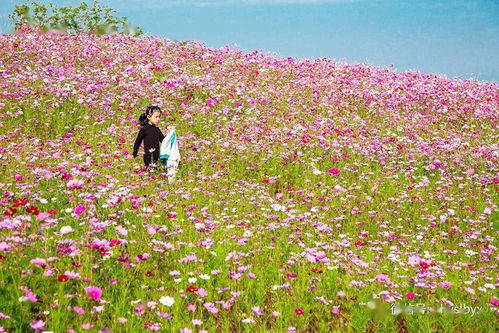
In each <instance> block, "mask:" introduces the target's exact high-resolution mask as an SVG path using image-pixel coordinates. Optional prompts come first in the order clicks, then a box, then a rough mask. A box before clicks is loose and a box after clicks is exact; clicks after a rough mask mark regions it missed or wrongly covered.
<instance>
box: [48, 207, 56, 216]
mask: <svg viewBox="0 0 499 333" xmlns="http://www.w3.org/2000/svg"><path fill="white" fill-rule="evenodd" d="M49 213H50V214H51V215H55V214H57V210H55V209H54V208H50V209H49Z"/></svg>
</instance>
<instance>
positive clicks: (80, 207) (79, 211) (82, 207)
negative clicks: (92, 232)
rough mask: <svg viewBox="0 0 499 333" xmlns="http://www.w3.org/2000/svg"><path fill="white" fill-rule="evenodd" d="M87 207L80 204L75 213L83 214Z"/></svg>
mask: <svg viewBox="0 0 499 333" xmlns="http://www.w3.org/2000/svg"><path fill="white" fill-rule="evenodd" d="M86 209H87V208H86V207H85V206H83V205H78V206H76V208H75V211H74V213H75V214H76V215H81V214H82V213H83V212H84V211H85V210H86Z"/></svg>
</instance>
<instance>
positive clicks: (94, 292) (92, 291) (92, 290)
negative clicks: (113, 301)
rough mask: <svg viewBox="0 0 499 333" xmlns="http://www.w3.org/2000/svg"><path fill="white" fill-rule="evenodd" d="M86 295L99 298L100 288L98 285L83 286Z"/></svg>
mask: <svg viewBox="0 0 499 333" xmlns="http://www.w3.org/2000/svg"><path fill="white" fill-rule="evenodd" d="M85 291H86V292H87V295H88V296H90V298H92V299H93V300H96V301H97V300H99V299H100V298H101V296H102V290H101V289H100V288H99V287H95V286H90V287H87V288H85Z"/></svg>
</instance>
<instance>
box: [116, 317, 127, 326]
mask: <svg viewBox="0 0 499 333" xmlns="http://www.w3.org/2000/svg"><path fill="white" fill-rule="evenodd" d="M118 321H119V322H120V324H124V323H126V322H127V321H128V319H126V318H123V317H119V318H118Z"/></svg>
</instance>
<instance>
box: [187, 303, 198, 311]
mask: <svg viewBox="0 0 499 333" xmlns="http://www.w3.org/2000/svg"><path fill="white" fill-rule="evenodd" d="M187 311H191V312H194V311H196V305H194V304H189V305H187Z"/></svg>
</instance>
